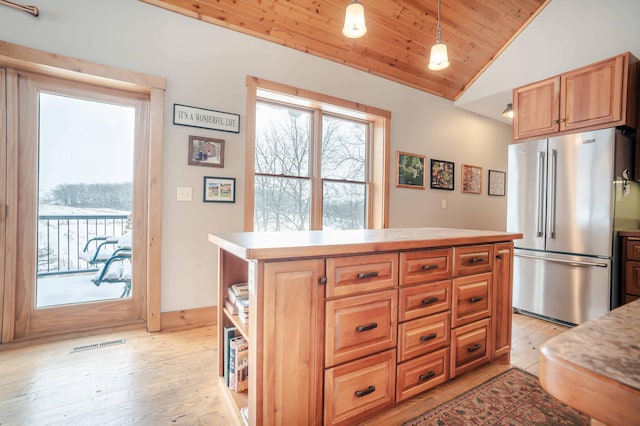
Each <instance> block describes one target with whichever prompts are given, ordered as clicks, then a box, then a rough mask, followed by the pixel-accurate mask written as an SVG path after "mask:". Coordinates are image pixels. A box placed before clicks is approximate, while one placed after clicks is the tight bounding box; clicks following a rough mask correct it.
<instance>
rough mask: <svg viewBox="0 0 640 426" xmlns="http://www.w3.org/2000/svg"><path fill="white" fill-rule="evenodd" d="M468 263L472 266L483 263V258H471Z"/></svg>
mask: <svg viewBox="0 0 640 426" xmlns="http://www.w3.org/2000/svg"><path fill="white" fill-rule="evenodd" d="M470 262H471V264H472V265H473V264H474V263H480V262H484V258H482V257H472V258H471V261H470Z"/></svg>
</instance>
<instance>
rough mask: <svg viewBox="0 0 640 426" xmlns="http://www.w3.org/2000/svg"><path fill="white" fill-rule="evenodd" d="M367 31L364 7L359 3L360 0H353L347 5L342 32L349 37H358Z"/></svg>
mask: <svg viewBox="0 0 640 426" xmlns="http://www.w3.org/2000/svg"><path fill="white" fill-rule="evenodd" d="M366 33H367V26H366V25H365V23H364V7H363V6H362V5H361V4H360V3H358V0H353V3H351V4H349V6H347V11H346V13H345V16H344V27H343V28H342V34H344V35H345V36H347V37H349V38H358V37H362V36H363V35H365V34H366Z"/></svg>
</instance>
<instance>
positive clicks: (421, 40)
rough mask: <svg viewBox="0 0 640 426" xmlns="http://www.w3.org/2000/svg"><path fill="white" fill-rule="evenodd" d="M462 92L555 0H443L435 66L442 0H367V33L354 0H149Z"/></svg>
mask: <svg viewBox="0 0 640 426" xmlns="http://www.w3.org/2000/svg"><path fill="white" fill-rule="evenodd" d="M142 1H144V2H146V3H150V4H154V5H157V6H160V7H163V8H166V9H169V10H172V11H175V12H178V13H182V14H185V15H188V16H191V17H194V18H197V19H201V20H203V21H206V22H209V23H212V24H215V25H220V26H223V27H226V28H230V29H232V30H236V31H240V32H242V33H245V34H249V35H252V36H255V37H259V38H262V39H265V40H269V41H272V42H274V43H278V44H281V45H284V46H288V47H291V48H293V49H297V50H300V51H302V52H306V53H309V54H311V55H316V56H319V57H322V58H325V59H329V60H332V61H335V62H339V63H342V64H344V65H347V66H350V67H353V68H357V69H359V70H363V71H366V72H370V73H372V74H375V75H377V76H379V77H383V78H386V79H389V80H393V81H396V82H398V83H401V84H405V85H407V86H410V87H413V88H416V89H419V90H424V91H425V92H428V93H432V94H434V95H437V96H440V97H443V98H446V99H450V100H455V99H457V98H458V97H459V96H460V95H461V94H462V93H463V92H464V91H465V89H466V88H467V87H469V86H470V85H471V84H472V83H473V82H474V81H475V80H476V79H477V78H478V77H479V76H480V74H481V73H482V72H483V71H484V70H485V68H486V67H488V66H489V65H490V64H491V63H492V61H493V60H494V59H495V58H496V57H497V56H498V55H499V54H500V52H502V50H503V49H504V48H505V47H506V46H507V45H508V44H509V43H510V42H511V41H512V40H513V39H514V38H515V37H516V36H517V35H518V34H519V33H520V31H522V29H524V27H526V25H527V24H528V23H529V22H530V21H531V20H532V19H533V18H534V17H535V16H536V15H537V14H538V13H539V12H540V11H541V10H542V9H543V8H544V7H545V6H546V5H547V4H548V3H549V2H550V1H551V0H441V11H440V15H441V27H442V41H443V43H445V44H446V45H447V47H448V51H449V62H450V63H451V65H450V66H449V68H447V69H445V70H442V71H430V70H429V69H428V68H427V64H428V62H429V52H430V49H431V46H432V45H433V44H434V43H435V38H436V29H437V17H438V4H437V0H360V3H361V4H362V5H363V6H364V9H365V17H366V25H367V34H366V35H365V36H363V37H361V38H359V39H350V38H347V37H345V36H344V35H342V26H343V24H344V14H345V9H346V7H347V5H348V4H349V3H350V2H351V0H142Z"/></svg>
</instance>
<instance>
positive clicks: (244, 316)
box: [238, 311, 249, 324]
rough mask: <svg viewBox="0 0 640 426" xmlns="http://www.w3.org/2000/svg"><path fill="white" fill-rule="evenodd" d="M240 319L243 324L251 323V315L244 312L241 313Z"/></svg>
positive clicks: (239, 313) (239, 314)
mask: <svg viewBox="0 0 640 426" xmlns="http://www.w3.org/2000/svg"><path fill="white" fill-rule="evenodd" d="M238 318H239V319H240V322H242V323H243V324H246V323H248V322H249V313H248V312H244V311H239V312H238Z"/></svg>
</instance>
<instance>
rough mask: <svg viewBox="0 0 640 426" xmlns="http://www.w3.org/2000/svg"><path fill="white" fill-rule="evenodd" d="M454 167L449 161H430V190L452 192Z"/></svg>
mask: <svg viewBox="0 0 640 426" xmlns="http://www.w3.org/2000/svg"><path fill="white" fill-rule="evenodd" d="M454 166H455V163H452V162H451V161H442V160H434V159H431V188H432V189H446V190H448V191H453V187H454V183H453V178H454Z"/></svg>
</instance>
